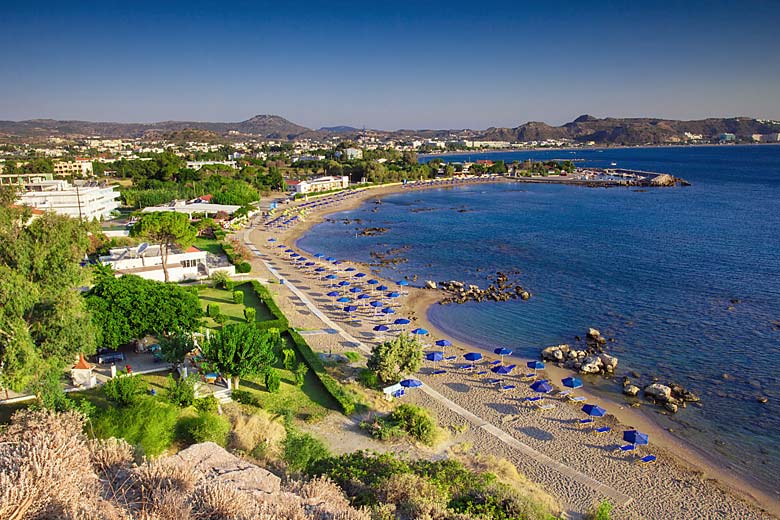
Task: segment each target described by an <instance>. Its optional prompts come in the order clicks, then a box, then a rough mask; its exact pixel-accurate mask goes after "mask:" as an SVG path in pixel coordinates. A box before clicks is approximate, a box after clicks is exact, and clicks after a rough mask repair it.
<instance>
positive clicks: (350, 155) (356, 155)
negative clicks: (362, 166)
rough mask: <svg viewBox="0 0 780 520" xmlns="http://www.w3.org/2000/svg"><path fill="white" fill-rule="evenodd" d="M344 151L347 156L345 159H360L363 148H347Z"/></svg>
mask: <svg viewBox="0 0 780 520" xmlns="http://www.w3.org/2000/svg"><path fill="white" fill-rule="evenodd" d="M344 153H345V154H346V156H347V160H349V161H351V160H352V159H362V158H363V150H361V149H360V148H347V149H346V150H344Z"/></svg>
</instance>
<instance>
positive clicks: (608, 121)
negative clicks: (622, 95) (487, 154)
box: [478, 115, 780, 146]
mask: <svg viewBox="0 0 780 520" xmlns="http://www.w3.org/2000/svg"><path fill="white" fill-rule="evenodd" d="M778 131H780V125H778V124H776V123H771V122H765V121H759V120H757V119H752V118H747V117H733V118H710V119H701V120H695V121H678V120H673V119H653V118H612V117H608V118H604V119H598V118H596V117H593V116H590V115H583V116H580V117H578V118H577V119H575V120H574V121H572V122H571V123H566V124H565V125H561V126H550V125H548V124H546V123H539V122H529V123H525V124H523V125H520V126H518V127H515V128H488V129H487V130H485V131H484V132H481V133H480V134H479V136H478V137H479V138H481V139H486V140H495V141H544V140H548V139H572V140H574V141H577V142H581V143H585V142H590V141H593V142H595V143H596V144H613V145H626V146H631V145H644V144H669V143H674V142H676V141H678V140H681V139H683V138H684V136H685V133H686V132H688V133H690V134H695V135H701V136H702V138H703V139H704V140H711V139H716V138H717V137H718V136H719V135H720V134H724V133H732V134H735V135H736V136H737V138H740V139H747V140H749V139H750V138H751V136H752V135H753V134H768V133H772V132H778Z"/></svg>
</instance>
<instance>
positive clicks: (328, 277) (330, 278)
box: [325, 274, 338, 280]
mask: <svg viewBox="0 0 780 520" xmlns="http://www.w3.org/2000/svg"><path fill="white" fill-rule="evenodd" d="M336 278H338V276H336V275H335V274H329V275H328V276H326V277H325V279H326V280H335V279H336Z"/></svg>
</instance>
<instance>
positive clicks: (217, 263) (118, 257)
mask: <svg viewBox="0 0 780 520" xmlns="http://www.w3.org/2000/svg"><path fill="white" fill-rule="evenodd" d="M142 245H143V244H142ZM100 263H102V264H105V265H110V266H111V267H112V268H113V269H114V272H115V273H116V275H117V276H122V275H125V274H134V275H137V276H140V277H141V278H145V279H147V280H156V281H158V282H162V281H165V272H164V271H163V268H162V256H161V254H160V246H159V245H156V244H154V245H149V246H147V247H145V248H144V247H141V246H138V247H118V248H114V249H111V250H110V251H109V254H108V255H105V256H101V257H100ZM165 266H166V268H167V269H168V279H169V281H171V282H183V281H187V280H200V279H203V278H208V277H209V276H211V275H212V274H214V273H215V272H216V271H224V272H225V273H226V274H227V275H228V276H234V275H235V274H236V268H235V266H233V265H232V264H231V263H230V262H228V260H227V258H223V257H220V256H217V255H212V254H210V253H208V252H206V251H201V250H200V249H198V248H197V247H190V248H188V249H187V250H186V251H180V250H171V251H170V252H169V253H168V259H167V261H166V263H165Z"/></svg>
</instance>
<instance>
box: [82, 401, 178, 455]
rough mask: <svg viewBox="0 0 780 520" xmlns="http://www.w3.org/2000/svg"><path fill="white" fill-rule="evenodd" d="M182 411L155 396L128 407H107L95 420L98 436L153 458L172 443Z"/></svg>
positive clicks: (94, 426)
mask: <svg viewBox="0 0 780 520" xmlns="http://www.w3.org/2000/svg"><path fill="white" fill-rule="evenodd" d="M178 415H179V409H178V408H177V407H175V406H173V405H172V404H169V403H164V402H162V401H159V400H157V399H154V398H152V397H141V398H140V399H139V400H138V401H137V402H136V403H134V404H132V405H130V406H128V407H125V408H113V407H112V408H107V409H105V410H103V411H101V412H99V413H98V415H97V417H96V418H95V420H93V421H92V425H93V432H94V434H95V436H96V437H98V438H101V439H107V438H109V437H116V438H118V439H125V440H126V441H127V442H128V443H130V444H132V445H133V446H136V447H138V448H140V449H141V450H142V451H143V453H144V454H145V455H147V456H150V457H153V456H155V455H159V454H160V453H162V452H163V451H165V450H166V449H167V448H168V447H169V446H170V445H171V442H173V437H174V431H175V429H176V419H177V418H178Z"/></svg>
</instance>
